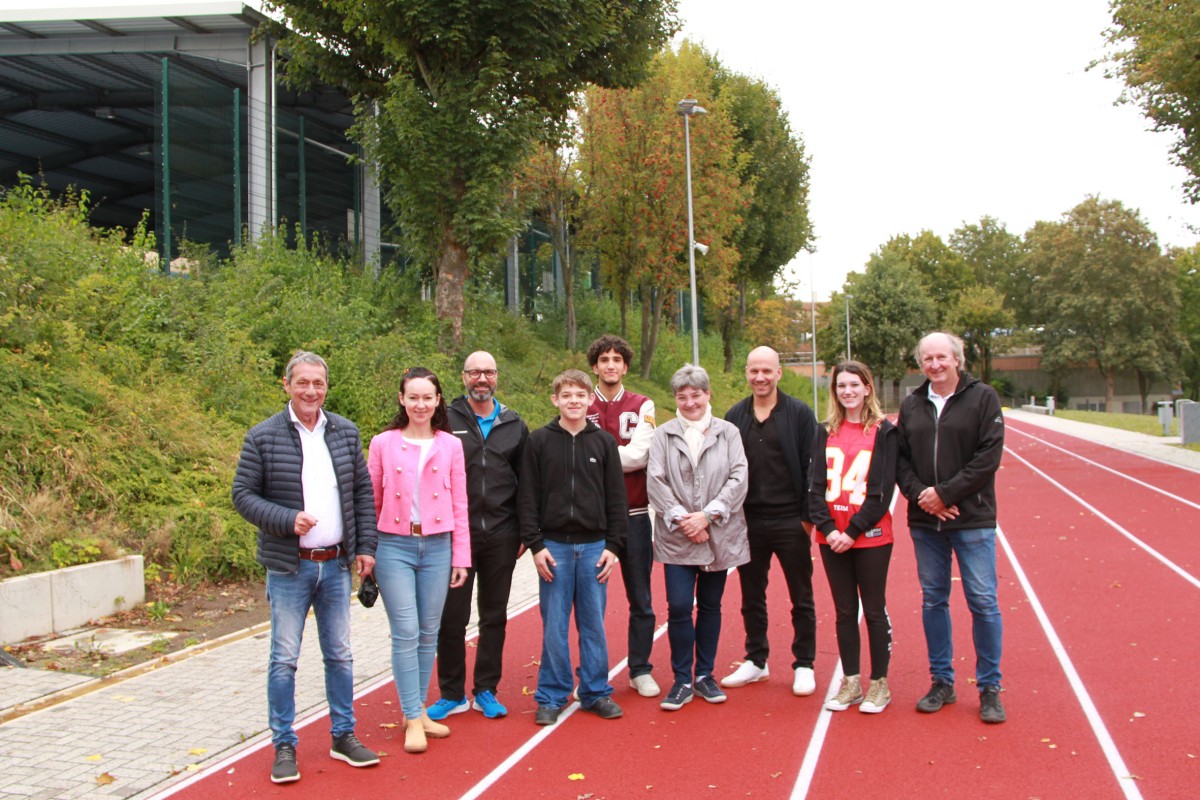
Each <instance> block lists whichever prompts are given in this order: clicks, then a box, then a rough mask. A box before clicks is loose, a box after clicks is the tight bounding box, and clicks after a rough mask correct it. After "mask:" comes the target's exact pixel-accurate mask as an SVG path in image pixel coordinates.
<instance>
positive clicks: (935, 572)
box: [912, 528, 1003, 690]
mask: <svg viewBox="0 0 1200 800" xmlns="http://www.w3.org/2000/svg"><path fill="white" fill-rule="evenodd" d="M912 538H913V547H914V548H915V550H916V554H917V576H918V577H919V578H920V581H921V593H922V601H921V621H922V622H923V623H924V625H925V644H926V646H927V647H928V648H929V672H930V674H931V675H933V677H935V678H939V679H941V680H944V681H949V682H953V681H954V644H953V639H952V636H951V627H950V557H951V553H953V554H954V556H955V558H957V559H958V571H959V573H961V575H962V587H963V595H964V596H965V597H966V598H967V608H968V609H970V611H971V619H972V622H973V626H974V627H973V634H974V639H975V683H976V685H977V686H978V687H979V689H980V690H982V689H984V688H985V687H987V686H999V685H1000V651H1001V639H1002V635H1003V624H1002V623H1001V621H1000V606H999V605H998V604H997V602H996V529H995V528H968V529H965V530H957V531H935V530H931V529H929V528H913V529H912Z"/></svg>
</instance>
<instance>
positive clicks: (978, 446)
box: [896, 372, 1004, 530]
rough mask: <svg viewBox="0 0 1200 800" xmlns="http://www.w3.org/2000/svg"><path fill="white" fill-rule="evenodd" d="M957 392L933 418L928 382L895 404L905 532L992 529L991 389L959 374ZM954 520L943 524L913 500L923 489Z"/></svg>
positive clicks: (1000, 436)
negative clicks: (951, 510) (953, 510)
mask: <svg viewBox="0 0 1200 800" xmlns="http://www.w3.org/2000/svg"><path fill="white" fill-rule="evenodd" d="M958 375H959V377H958V388H957V389H956V391H955V392H954V394H952V395H951V396H950V397H949V398H947V399H946V405H945V407H944V408H943V409H942V415H941V416H940V417H939V416H938V415H937V414H936V413H935V409H934V407H933V401H932V400H930V399H929V381H925V383H923V384H921V386H920V388H918V389H917V390H916V391H914V392H913V393H912V394H910V395H909V396H908V397H906V398H904V402H903V403H901V404H900V419H899V423H898V427H899V429H900V461H899V465H898V467H897V471H896V476H897V481H898V483H899V484H900V492H901V493H902V494H903V495H904V496H905V497H907V498H908V525H909V527H910V528H932V529H934V530H963V529H965V528H994V527H996V470H998V469H1000V458H1001V456H1002V455H1003V453H1004V415H1003V414H1002V413H1001V411H1000V398H999V397H998V396H997V395H996V390H995V389H993V388H992V387H990V386H988V385H987V384H985V383H982V382H980V380H979V379H978V378H973V377H971V376H970V375H968V374H967V373H965V372H959V374H958ZM929 486H932V487H934V489H935V490H936V491H937V493H938V496H939V497H940V498H942V502H943V503H945V504H946V505H947V506H958V516H957V517H955V518H954V519H952V520H946V521H945V522H943V521H941V520H939V519H938V518H937V517H935V516H933V515H932V514H927V513H925V512H924V511H922V510H921V507H920V506H919V505H917V497H918V496H919V495H920V494H921V492H922V491H924V490H925V489H926V488H927V487H929Z"/></svg>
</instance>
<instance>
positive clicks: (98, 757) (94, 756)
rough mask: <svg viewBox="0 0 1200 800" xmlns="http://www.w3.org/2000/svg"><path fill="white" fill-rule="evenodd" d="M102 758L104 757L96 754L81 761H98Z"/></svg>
mask: <svg viewBox="0 0 1200 800" xmlns="http://www.w3.org/2000/svg"><path fill="white" fill-rule="evenodd" d="M102 758H104V756H102V755H100V754H99V753H96V754H95V755H90V756H87V757H86V758H84V759H83V760H84V761H99V760H100V759H102Z"/></svg>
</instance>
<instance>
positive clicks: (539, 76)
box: [268, 0, 676, 347]
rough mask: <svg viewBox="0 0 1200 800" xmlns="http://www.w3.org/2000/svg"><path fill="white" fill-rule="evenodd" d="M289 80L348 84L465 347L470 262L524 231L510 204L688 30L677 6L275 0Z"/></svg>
mask: <svg viewBox="0 0 1200 800" xmlns="http://www.w3.org/2000/svg"><path fill="white" fill-rule="evenodd" d="M268 3H269V6H270V8H272V9H273V10H275V11H278V12H280V13H281V14H282V15H283V16H284V18H285V21H286V27H285V25H283V24H279V25H277V26H276V27H275V29H274V33H275V34H276V35H277V36H279V37H280V38H281V40H282V43H283V46H284V48H285V50H286V53H287V55H288V60H287V61H286V62H285V70H286V75H287V77H288V79H289V80H291V81H292V82H294V83H296V84H299V85H306V84H311V83H312V82H314V81H317V80H320V81H324V82H326V83H331V84H334V85H339V86H343V87H345V88H346V90H347V91H348V92H349V93H350V94H351V96H352V97H353V98H354V99H355V103H356V106H357V114H358V123H357V125H356V127H355V131H354V135H355V136H356V137H357V138H358V139H359V140H360V141H361V142H362V143H363V144H364V145H365V148H366V152H367V154H368V157H369V158H370V159H371V160H372V161H373V162H374V163H375V164H376V165H377V166H378V168H379V173H380V178H381V183H382V185H383V187H384V190H385V192H386V197H387V201H388V206H389V208H390V209H391V210H392V212H393V214H394V215H395V217H396V220H397V223H398V228H399V234H400V236H401V237H402V239H403V241H404V242H405V243H406V245H407V246H408V248H409V250H410V251H411V253H412V254H413V255H415V256H418V257H420V258H424V259H428V260H429V262H430V263H432V265H433V273H434V276H435V280H436V306H437V313H438V316H439V317H440V318H441V319H443V320H446V321H448V322H449V324H450V329H451V336H452V344H453V345H454V346H456V347H457V346H458V345H459V344H460V343H461V339H462V316H463V285H464V282H465V280H466V277H467V264H468V257H469V255H470V253H472V252H476V253H479V252H487V251H488V250H490V249H492V248H494V247H497V246H499V244H500V243H501V242H502V241H503V240H504V238H505V237H506V236H507V235H509V234H511V233H512V232H513V231H514V230H515V229H516V228H518V227H519V225H520V222H519V220H518V219H516V215H515V214H513V212H512V207H511V204H510V203H505V202H504V201H505V193H506V191H507V190H508V188H509V186H510V184H511V178H512V174H513V172H514V171H515V170H516V168H517V166H518V165H519V164H520V163H521V162H522V160H523V159H524V158H526V157H527V155H528V154H529V152H530V149H531V147H532V145H533V143H535V142H537V141H555V140H556V139H557V138H558V134H559V133H560V130H561V126H562V124H563V122H564V121H565V119H566V118H567V115H568V112H569V111H570V109H571V108H572V106H573V102H574V95H575V94H576V92H578V91H579V90H581V89H582V88H583V87H584V86H585V85H587V84H589V83H591V84H596V85H598V86H611V87H617V86H632V85H635V84H636V83H637V82H638V81H639V80H641V79H642V78H643V77H644V76H645V74H646V69H647V67H648V66H649V64H650V60H651V58H652V56H653V54H654V53H655V52H657V51H658V49H659V48H661V47H662V45H663V44H664V43H665V42H666V41H667V40H668V38H669V37H670V36H671V34H672V33H673V31H674V30H675V27H676V21H675V2H674V0H576V2H572V3H561V2H557V1H556V0H528V2H520V3H513V2H508V0H476V2H472V3H460V2H452V1H451V0H424V2H399V3H398V2H393V0H268Z"/></svg>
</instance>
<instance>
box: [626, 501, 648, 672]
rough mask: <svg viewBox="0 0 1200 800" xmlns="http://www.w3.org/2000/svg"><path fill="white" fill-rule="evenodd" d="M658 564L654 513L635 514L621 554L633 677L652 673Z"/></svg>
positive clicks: (630, 518) (630, 522) (630, 668)
mask: <svg viewBox="0 0 1200 800" xmlns="http://www.w3.org/2000/svg"><path fill="white" fill-rule="evenodd" d="M653 566H654V541H653V537H652V536H651V526H650V515H649V514H631V515H630V517H629V536H628V538H627V539H626V540H625V552H624V554H623V555H622V556H621V580H623V581H624V582H625V597H626V598H627V599H628V600H629V677H631V678H636V677H637V676H638V675H649V674H650V671H651V669H652V667H651V666H650V649H651V647H652V646H653V645H654V604H653V602H652V600H651V595H650V570H651V568H652V567H653Z"/></svg>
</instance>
